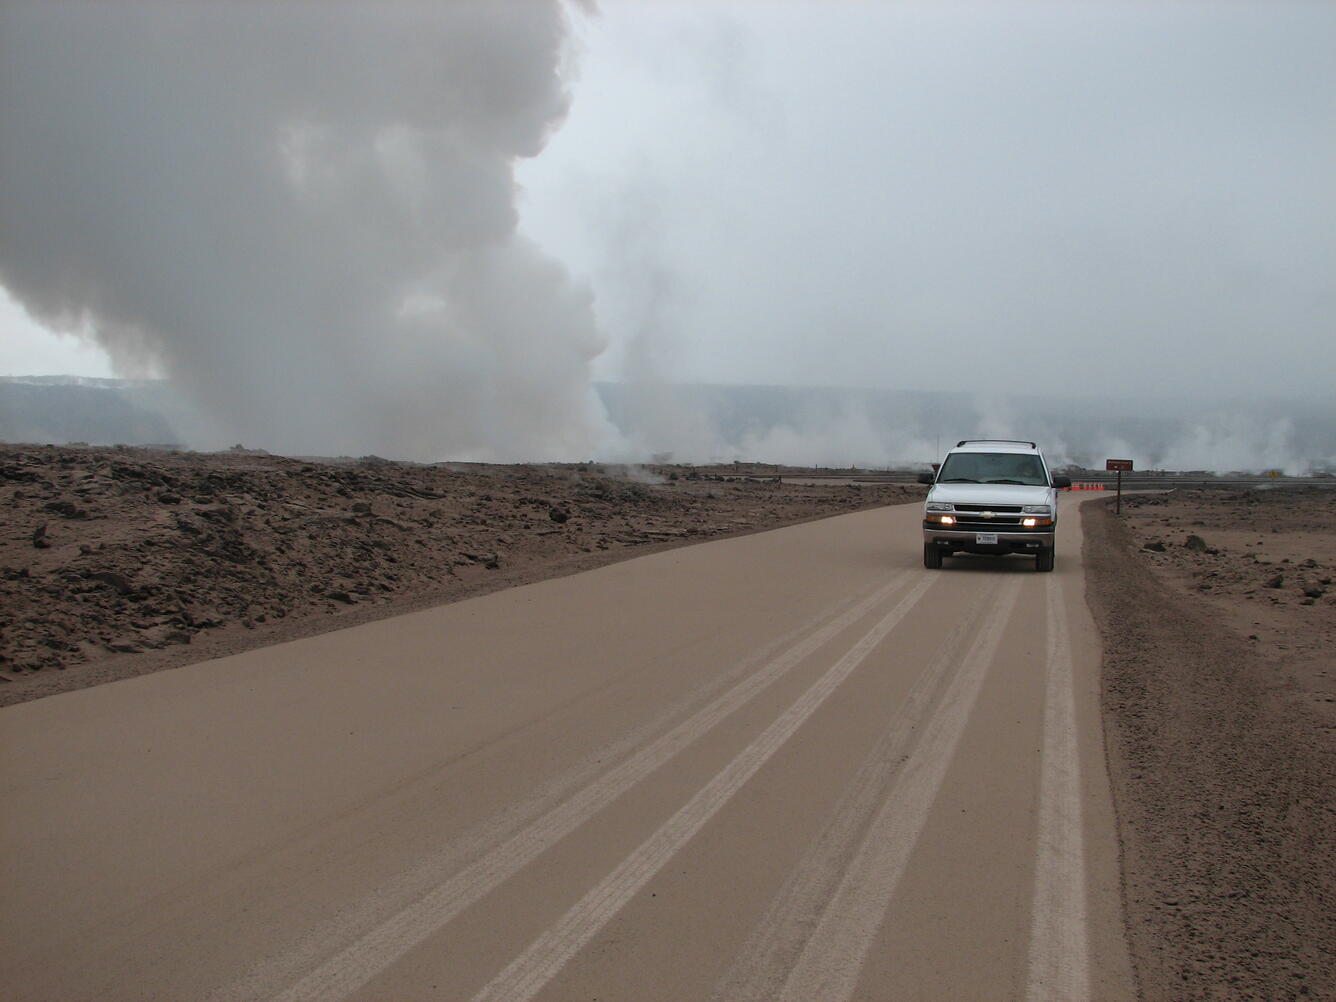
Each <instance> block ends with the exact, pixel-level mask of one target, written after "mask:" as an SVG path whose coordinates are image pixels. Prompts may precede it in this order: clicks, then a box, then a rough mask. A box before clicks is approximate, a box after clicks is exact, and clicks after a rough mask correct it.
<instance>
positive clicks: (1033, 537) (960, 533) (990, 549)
mask: <svg viewBox="0 0 1336 1002" xmlns="http://www.w3.org/2000/svg"><path fill="white" fill-rule="evenodd" d="M1056 529H1057V526H1050V527H1047V528H1044V529H1026V530H1025V531H1023V532H1021V531H1016V532H1008V531H1006V530H1005V529H1002V528H1001V527H999V528H998V529H997V530H993V529H988V530H981V529H951V528H946V527H944V526H941V525H938V524H936V523H927V522H925V523H924V524H923V541H924V542H925V543H930V544H932V545H933V546H940V547H942V548H943V549H947V548H950V549H952V550H967V551H969V552H970V553H1034V552H1035V551H1036V550H1044V549H1052V548H1053V541H1054V538H1055V534H1056ZM990 535H991V536H995V537H996V538H997V541H996V542H989V543H981V542H979V537H980V536H985V537H987V536H990Z"/></svg>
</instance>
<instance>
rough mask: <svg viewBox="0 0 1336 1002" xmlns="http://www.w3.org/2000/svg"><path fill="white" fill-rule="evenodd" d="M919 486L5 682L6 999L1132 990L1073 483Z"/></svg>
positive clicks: (1062, 994)
mask: <svg viewBox="0 0 1336 1002" xmlns="http://www.w3.org/2000/svg"><path fill="white" fill-rule="evenodd" d="M1064 504H1065V505H1066V509H1067V510H1066V511H1065V514H1064V516H1063V520H1062V525H1061V528H1060V533H1059V551H1058V565H1057V570H1056V571H1055V572H1054V573H1053V574H1037V573H1035V572H1034V571H1033V570H1032V566H1033V563H1032V561H1028V560H1022V559H1020V558H1015V559H983V558H976V559H963V558H962V559H958V560H954V561H947V564H948V566H947V568H946V569H945V570H943V571H936V572H934V571H927V570H924V569H923V568H922V566H921V561H920V550H921V544H920V534H919V531H918V520H919V517H920V515H919V506H917V505H905V506H898V507H893V508H884V509H880V510H874V511H867V512H861V513H857V514H853V515H847V516H841V517H839V518H833V519H828V520H825V521H821V522H813V523H808V524H805V525H799V526H795V527H791V528H787V529H781V530H777V531H773V532H768V533H762V534H758V535H753V536H747V537H742V538H737V539H730V540H725V541H721V542H712V543H707V544H702V545H698V546H692V547H687V548H683V549H678V550H673V551H670V552H666V553H659V554H655V555H651V556H647V557H642V558H638V559H635V560H631V561H627V562H624V563H620V564H616V565H612V566H609V567H605V568H602V569H600V570H596V571H592V572H589V573H585V574H582V575H578V576H574V577H568V578H563V579H559V580H554V581H548V582H545V583H541V584H537V585H530V586H526V587H522V588H516V589H512V590H509V591H504V592H498V593H495V594H492V595H488V596H485V597H483V598H478V599H473V600H470V601H466V602H461V603H457V604H454V605H450V606H445V607H442V608H438V609H433V610H428V611H425V612H419V613H415V614H412V615H408V616H400V617H397V618H394V619H387V620H382V621H380V622H376V623H372V624H368V625H364V626H359V627H355V628H352V629H348V630H343V631H339V632H335V633H329V634H325V635H322V636H318V637H312V638H309V639H305V640H300V641H297V642H293V643H289V644H283V645H279V646H275V647H270V648H266V649H262V650H258V651H252V652H249V653H247V654H243V655H238V656H234V657H230V658H225V659H222V660H219V661H214V662H209V663H205V664H201V665H196V666H192V667H188V668H183V669H178V670H175V671H169V672H162V673H159V674H154V675H148V676H143V677H140V678H136V679H132V680H128V681H124V682H118V683H114V684H111V685H106V686H101V687H97V688H93V689H87V690H82V691H78V692H71V693H66V694H62V695H59V696H54V697H50V698H47V699H43V700H38V701H35V702H32V703H27V704H22V705H18V706H12V707H8V708H5V709H4V710H0V735H3V737H2V738H0V741H2V742H3V745H2V747H3V755H0V798H3V803H4V805H5V809H4V812H3V819H2V820H0V824H3V829H2V834H0V859H2V860H3V864H2V865H3V899H4V912H5V916H6V919H7V923H6V925H7V929H8V932H9V934H8V935H6V936H4V937H3V938H0V943H3V945H2V946H0V951H2V952H0V958H2V959H0V965H3V969H4V970H5V971H6V982H7V989H6V995H7V997H9V998H13V999H63V1000H73V999H102V1000H110V999H130V998H135V999H143V998H159V999H211V1000H224V999H236V1000H240V999H257V998H273V999H284V1000H296V999H313V1000H314V999H320V1000H334V999H351V998H356V999H367V1000H370V999H427V998H441V999H493V1000H505V1002H517V1000H522V999H531V998H536V999H594V998H596V999H637V1000H646V999H665V1000H669V999H671V1000H681V999H720V1000H728V999H756V1000H760V999H794V1000H798V999H822V1000H842V999H858V998H865V999H885V998H934V999H936V998H943V999H945V998H951V999H969V998H980V999H981V998H988V999H1005V998H1016V999H1023V998H1032V999H1071V998H1100V999H1121V998H1131V997H1133V996H1134V991H1133V987H1132V983H1131V974H1130V968H1129V964H1128V960H1127V953H1126V947H1125V945H1124V936H1123V930H1122V919H1121V911H1120V904H1119V893H1118V871H1117V847H1116V840H1115V834H1114V822H1113V816H1112V808H1111V805H1110V799H1109V792H1108V787H1107V780H1106V772H1105V765H1104V758H1103V746H1102V741H1101V734H1100V729H1099V712H1098V700H1097V687H1098V678H1097V669H1098V664H1099V644H1098V640H1097V638H1096V635H1095V632H1094V627H1093V625H1092V624H1091V622H1090V619H1089V614H1088V612H1087V610H1086V605H1085V601H1084V578H1083V570H1082V567H1081V563H1080V526H1079V520H1078V519H1077V518H1076V517H1075V516H1076V512H1075V511H1074V507H1075V506H1074V504H1073V503H1071V502H1064Z"/></svg>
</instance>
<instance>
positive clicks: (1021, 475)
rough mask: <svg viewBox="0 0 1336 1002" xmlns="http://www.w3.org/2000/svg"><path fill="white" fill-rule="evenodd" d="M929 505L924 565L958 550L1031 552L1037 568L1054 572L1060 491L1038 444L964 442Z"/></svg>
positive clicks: (931, 479) (946, 464)
mask: <svg viewBox="0 0 1336 1002" xmlns="http://www.w3.org/2000/svg"><path fill="white" fill-rule="evenodd" d="M919 483H923V484H931V485H932V489H931V490H930V491H928V500H927V501H926V503H925V504H924V508H923V566H924V567H928V568H931V569H934V570H935V569H937V568H939V567H941V566H942V558H943V557H949V556H951V555H952V554H953V553H957V552H960V551H964V552H966V553H1027V554H1033V555H1034V569H1035V570H1037V571H1051V570H1052V569H1053V541H1054V538H1055V535H1056V531H1057V527H1058V491H1057V489H1058V488H1059V487H1070V486H1071V481H1070V480H1069V479H1067V478H1066V477H1055V476H1052V475H1050V473H1049V471H1048V464H1047V463H1045V462H1044V455H1043V453H1041V452H1040V451H1039V449H1038V447H1036V446H1035V444H1034V443H1033V442H1015V441H1010V440H999V439H964V440H963V441H961V442H958V443H956V447H955V448H954V449H952V450H951V451H950V452H948V453H947V454H946V458H945V459H944V460H942V465H941V466H940V467H939V468H938V470H937V473H936V475H935V476H934V475H933V474H931V473H923V474H920V475H919Z"/></svg>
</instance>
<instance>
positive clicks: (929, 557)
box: [923, 543, 942, 571]
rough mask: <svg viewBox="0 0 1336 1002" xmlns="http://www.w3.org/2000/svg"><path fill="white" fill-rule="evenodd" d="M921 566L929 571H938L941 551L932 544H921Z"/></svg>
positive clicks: (940, 564)
mask: <svg viewBox="0 0 1336 1002" xmlns="http://www.w3.org/2000/svg"><path fill="white" fill-rule="evenodd" d="M923 566H924V567H926V568H928V570H930V571H935V570H938V569H939V568H940V567H941V566H942V551H941V549H940V547H937V546H935V545H934V544H932V543H924V544H923Z"/></svg>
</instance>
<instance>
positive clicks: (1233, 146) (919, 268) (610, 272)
mask: <svg viewBox="0 0 1336 1002" xmlns="http://www.w3.org/2000/svg"><path fill="white" fill-rule="evenodd" d="M577 35H578V37H579V39H580V42H581V45H582V50H583V51H582V52H581V57H580V67H581V69H580V78H579V80H578V82H577V83H576V84H575V88H574V101H573V104H572V110H571V114H570V118H569V120H568V121H567V122H566V124H565V126H564V127H563V128H562V130H561V131H560V132H559V133H558V134H557V135H556V136H555V137H554V139H553V141H552V142H551V144H550V146H549V148H548V149H547V150H546V151H545V153H544V154H543V156H542V157H540V158H539V159H537V160H535V161H533V162H531V163H528V164H525V165H524V166H523V167H522V169H521V171H520V179H521V182H522V183H523V184H524V185H525V187H526V189H527V192H528V195H527V198H526V200H525V201H524V202H523V206H524V213H525V216H524V218H525V225H526V227H527V228H528V229H529V230H530V232H532V233H534V234H535V235H536V237H537V238H538V240H539V241H540V242H541V243H542V244H543V245H544V246H546V247H548V248H549V249H551V250H552V251H553V252H554V253H556V254H557V255H558V256H559V257H561V258H562V259H563V260H564V261H566V262H567V264H568V265H569V266H571V267H572V268H573V269H574V270H575V271H576V272H578V273H582V274H587V275H590V276H592V278H593V281H594V285H595V289H596V292H597V303H598V311H599V316H600V318H601V319H602V320H603V321H604V324H605V326H606V327H607V328H608V329H609V330H610V331H612V332H613V333H614V344H615V345H616V344H622V345H624V344H626V343H627V342H628V340H629V339H632V338H634V337H635V336H636V334H637V331H639V330H642V329H643V330H646V331H648V332H650V333H649V335H648V336H650V337H651V338H657V337H662V338H665V339H667V340H668V341H670V342H671V345H670V349H666V350H663V351H660V352H659V353H658V354H659V355H660V356H661V357H663V358H665V359H668V360H669V363H670V364H669V369H670V374H671V375H672V376H674V377H680V378H684V379H715V380H725V381H733V382H763V383H782V384H792V383H799V384H802V383H818V384H822V383H824V384H830V385H845V384H849V385H872V386H887V387H915V388H924V389H927V388H933V387H938V386H942V385H945V384H951V385H954V386H956V387H959V386H961V385H962V384H965V383H968V382H972V381H974V380H978V379H981V378H984V379H986V378H990V377H991V379H992V380H994V381H996V383H997V384H999V385H1001V384H1004V383H1005V384H1009V385H1012V386H1016V387H1018V388H1022V387H1026V386H1032V387H1042V388H1051V389H1073V390H1080V389H1083V388H1088V387H1089V386H1090V385H1091V384H1092V383H1099V384H1101V385H1105V386H1108V387H1110V388H1112V387H1114V386H1116V385H1117V384H1119V383H1122V384H1124V385H1128V384H1130V385H1132V386H1134V387H1135V388H1136V389H1138V390H1140V391H1150V392H1154V393H1179V392H1183V391H1184V390H1187V391H1199V392H1214V391H1217V390H1220V389H1227V390H1230V391H1252V392H1258V393H1265V394H1268V395H1278V396H1289V395H1293V394H1304V395H1317V396H1322V397H1325V396H1328V395H1330V393H1331V385H1332V382H1333V375H1336V58H1333V54H1334V53H1336V5H1332V4H1317V3H1313V4H1299V5H1285V4H1270V3H1267V4H1261V3H1259V4H1249V5H1230V4H1221V3H1209V4H1179V3H1156V4H1151V3H1146V4H1141V3H1116V4H1102V5H1097V4H1086V3H1075V4H1015V3H1012V4H1005V3H1004V4H991V3H990V4H978V5H975V4H963V5H950V4H936V3H934V4H924V5H904V4H890V3H835V4H821V5H817V4H801V3H793V4H773V3H745V4H706V3H694V4H672V5H670V4H655V3H649V4H645V3H634V4H626V3H608V4H606V5H604V8H603V15H602V16H601V17H599V18H597V19H584V18H581V19H579V20H578V21H577ZM628 258H629V259H630V260H631V261H633V262H635V263H636V264H637V266H638V267H641V268H642V269H645V270H648V269H651V268H653V269H658V270H659V271H660V273H661V282H662V284H663V285H665V286H666V287H668V288H670V289H671V290H672V292H671V294H670V295H666V296H664V297H662V299H661V300H660V301H659V302H658V303H657V304H656V309H657V310H658V311H659V312H658V314H655V313H654V312H653V311H650V310H648V309H647V308H646V306H645V297H644V296H643V295H642V294H641V291H642V290H640V289H637V287H636V285H635V283H634V282H626V281H625V276H624V275H623V272H624V270H625V266H626V261H627V259H628ZM602 361H603V364H604V365H605V366H606V368H605V369H604V371H606V372H607V373H608V374H609V375H612V374H615V373H616V372H617V364H618V361H619V360H618V356H617V354H616V353H615V352H610V353H609V354H608V356H606V357H605V359H603V360H602Z"/></svg>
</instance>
